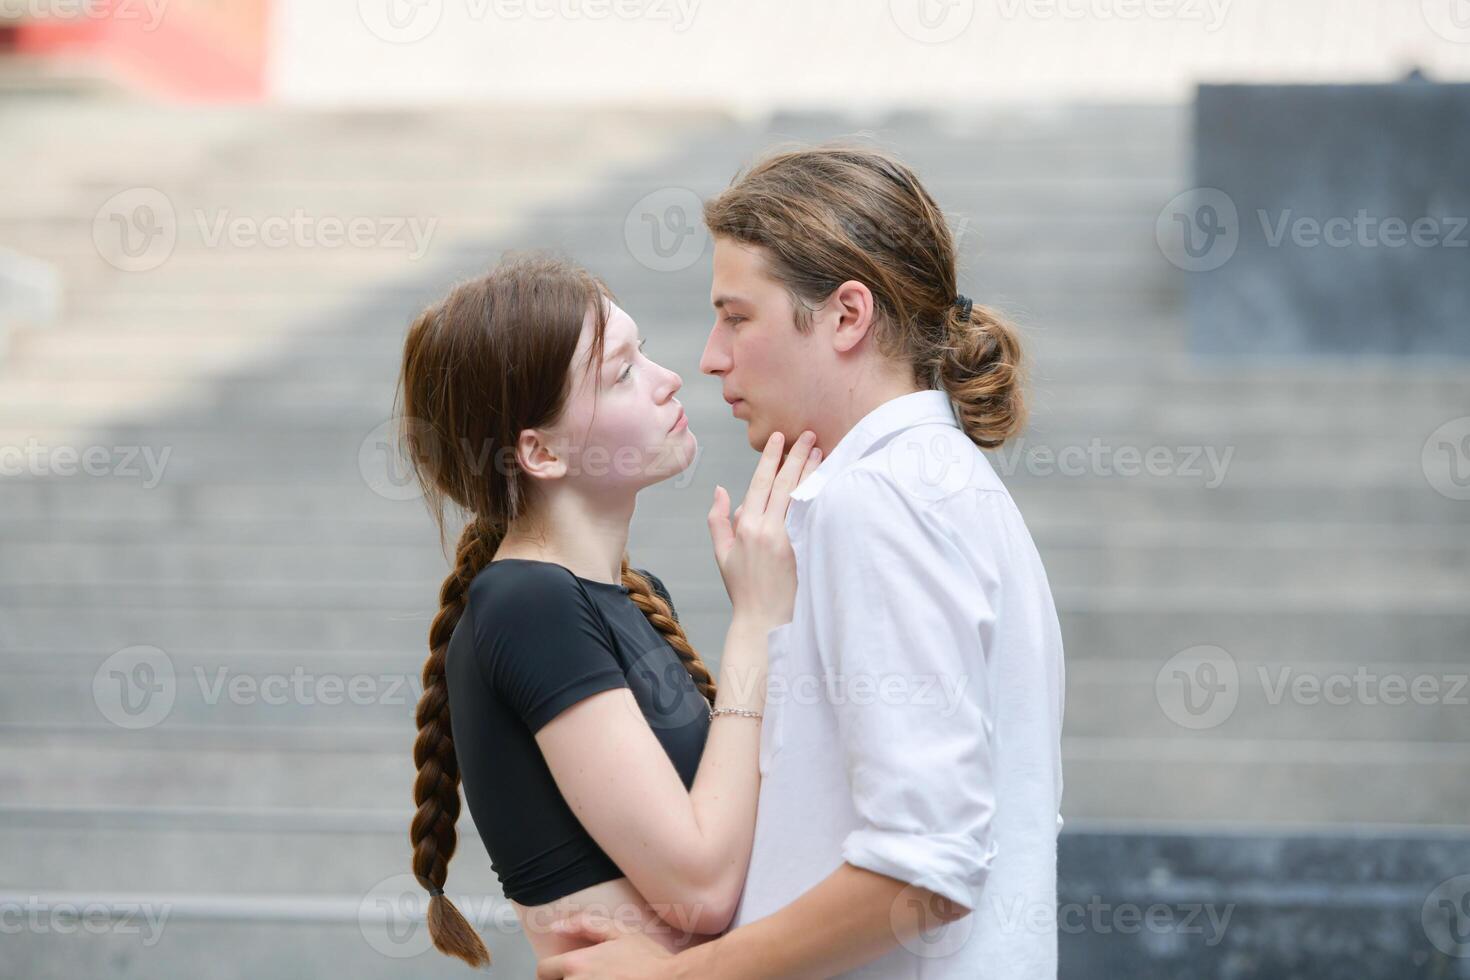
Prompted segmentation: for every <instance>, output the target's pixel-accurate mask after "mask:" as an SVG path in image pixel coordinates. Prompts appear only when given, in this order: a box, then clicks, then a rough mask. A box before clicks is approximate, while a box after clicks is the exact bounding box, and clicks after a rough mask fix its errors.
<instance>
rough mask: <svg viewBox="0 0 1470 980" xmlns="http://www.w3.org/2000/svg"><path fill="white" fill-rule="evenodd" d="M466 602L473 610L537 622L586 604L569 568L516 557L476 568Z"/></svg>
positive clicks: (584, 596) (584, 593)
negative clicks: (536, 620)
mask: <svg viewBox="0 0 1470 980" xmlns="http://www.w3.org/2000/svg"><path fill="white" fill-rule="evenodd" d="M469 602H470V604H471V605H472V606H473V607H474V608H475V609H476V610H479V611H484V612H493V613H495V614H497V615H498V616H509V617H511V618H513V619H521V618H524V617H526V616H531V617H534V618H538V619H539V618H543V617H544V616H546V615H549V614H560V613H565V612H566V611H567V610H569V609H576V608H580V607H583V606H586V605H588V602H587V595H586V591H585V590H584V589H582V588H581V587H580V585H579V583H578V581H577V577H576V576H575V575H573V574H572V572H571V570H570V569H568V568H566V567H565V566H562V565H557V564H555V563H553V562H545V561H530V560H526V559H519V558H503V559H498V560H496V561H492V562H491V563H490V564H488V565H486V566H485V567H484V568H482V569H480V571H479V573H478V574H476V575H475V577H474V579H473V580H471V582H470V587H469Z"/></svg>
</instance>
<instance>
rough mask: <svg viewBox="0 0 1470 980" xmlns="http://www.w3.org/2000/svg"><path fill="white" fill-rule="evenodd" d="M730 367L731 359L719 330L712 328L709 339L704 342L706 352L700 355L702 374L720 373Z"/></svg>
mask: <svg viewBox="0 0 1470 980" xmlns="http://www.w3.org/2000/svg"><path fill="white" fill-rule="evenodd" d="M729 368H730V359H729V357H728V356H727V355H726V353H725V351H724V349H723V347H722V346H721V344H720V342H719V330H718V329H715V330H711V331H710V332H709V340H707V341H705V343H704V353H703V354H701V355H699V371H700V373H701V374H714V375H718V374H720V373H722V372H724V371H727V370H729Z"/></svg>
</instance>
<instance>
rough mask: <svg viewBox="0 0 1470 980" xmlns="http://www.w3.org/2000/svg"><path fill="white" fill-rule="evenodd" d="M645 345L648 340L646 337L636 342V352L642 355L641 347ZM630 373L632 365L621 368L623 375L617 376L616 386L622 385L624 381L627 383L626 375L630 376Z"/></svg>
mask: <svg viewBox="0 0 1470 980" xmlns="http://www.w3.org/2000/svg"><path fill="white" fill-rule="evenodd" d="M646 343H648V338H647V337H644V338H643V339H642V340H640V341H638V351H639V353H642V351H643V345H644V344H646ZM632 373H633V365H631V364H629V365H628V366H627V367H625V368H623V373H622V374H620V375H618V384H622V383H623V382H624V381H627V380H628V375H630V374H632Z"/></svg>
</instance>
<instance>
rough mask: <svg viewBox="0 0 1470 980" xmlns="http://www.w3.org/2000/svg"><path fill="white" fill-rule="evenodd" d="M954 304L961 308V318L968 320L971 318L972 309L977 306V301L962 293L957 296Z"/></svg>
mask: <svg viewBox="0 0 1470 980" xmlns="http://www.w3.org/2000/svg"><path fill="white" fill-rule="evenodd" d="M954 305H955V306H958V307H959V308H960V319H961V320H965V321H968V320H969V319H970V311H971V310H973V309H974V308H975V301H974V300H972V299H970V297H968V296H966V295H965V294H964V293H960V294H959V295H958V296H956V297H955V300H954Z"/></svg>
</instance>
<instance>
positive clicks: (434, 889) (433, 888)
mask: <svg viewBox="0 0 1470 980" xmlns="http://www.w3.org/2000/svg"><path fill="white" fill-rule="evenodd" d="M429 894H430V895H432V896H434V897H435V898H437V897H439V896H440V895H443V894H444V889H442V888H440V887H439V886H438V885H430V886H429Z"/></svg>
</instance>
